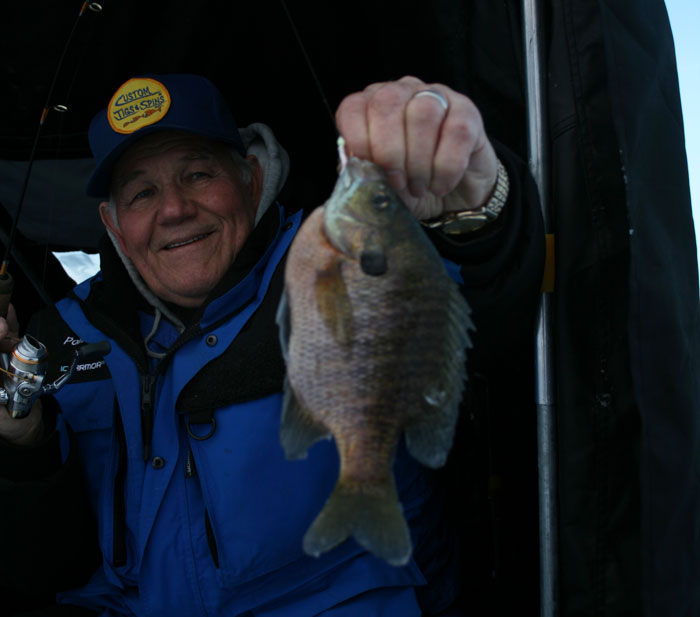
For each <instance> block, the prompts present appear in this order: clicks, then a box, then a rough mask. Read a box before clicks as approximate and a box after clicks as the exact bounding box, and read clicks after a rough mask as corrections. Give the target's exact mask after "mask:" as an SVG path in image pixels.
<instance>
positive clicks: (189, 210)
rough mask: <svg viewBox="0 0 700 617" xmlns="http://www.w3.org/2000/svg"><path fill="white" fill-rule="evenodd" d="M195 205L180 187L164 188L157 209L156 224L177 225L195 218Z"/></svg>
mask: <svg viewBox="0 0 700 617" xmlns="http://www.w3.org/2000/svg"><path fill="white" fill-rule="evenodd" d="M196 213H197V204H196V202H195V200H193V199H192V198H191V196H189V195H188V194H187V192H186V191H184V190H183V189H182V188H181V187H178V186H169V187H166V188H164V190H163V192H162V195H161V202H160V206H159V208H158V222H159V223H161V224H166V225H167V224H172V223H177V222H179V221H181V220H184V219H187V218H190V217H192V216H195V215H196Z"/></svg>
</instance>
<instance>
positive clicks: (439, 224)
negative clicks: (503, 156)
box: [421, 160, 510, 235]
mask: <svg viewBox="0 0 700 617" xmlns="http://www.w3.org/2000/svg"><path fill="white" fill-rule="evenodd" d="M509 190H510V180H509V179H508V172H507V171H506V168H505V167H504V166H503V163H501V161H500V160H499V161H498V172H497V173H496V185H495V186H494V188H493V192H492V193H491V197H490V198H489V200H488V202H486V205H484V206H481V207H480V208H475V209H474V210H459V211H452V212H445V213H444V214H441V215H440V216H438V217H435V218H433V219H428V220H426V221H421V225H423V226H424V227H427V228H428V229H439V230H440V231H442V232H443V233H446V234H449V235H458V234H466V233H470V232H473V231H477V230H479V229H481V228H482V227H485V226H486V225H488V224H489V223H491V222H493V221H495V220H496V219H497V218H498V215H499V214H500V213H501V211H502V210H503V206H504V205H505V203H506V200H507V199H508V191H509Z"/></svg>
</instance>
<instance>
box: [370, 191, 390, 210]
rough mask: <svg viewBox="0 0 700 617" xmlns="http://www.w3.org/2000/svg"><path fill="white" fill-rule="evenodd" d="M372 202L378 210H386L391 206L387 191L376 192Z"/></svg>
mask: <svg viewBox="0 0 700 617" xmlns="http://www.w3.org/2000/svg"><path fill="white" fill-rule="evenodd" d="M372 204H373V205H374V207H375V208H376V209H377V210H384V209H385V208H387V207H388V206H389V196H388V195H387V194H386V193H375V194H374V195H373V196H372Z"/></svg>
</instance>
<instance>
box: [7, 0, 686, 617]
mask: <svg viewBox="0 0 700 617" xmlns="http://www.w3.org/2000/svg"><path fill="white" fill-rule="evenodd" d="M69 4H75V7H73V6H68V5H69ZM102 5H103V7H104V8H103V11H102V12H101V13H99V14H98V13H96V12H93V11H91V10H89V9H88V10H86V12H85V13H84V15H83V16H82V17H81V18H80V22H79V24H78V27H77V29H76V33H75V37H74V39H73V42H72V44H71V47H70V49H69V50H68V53H67V54H66V57H65V61H64V64H63V69H62V71H61V73H60V74H59V75H58V78H57V79H56V87H55V90H54V96H53V97H52V100H50V101H49V104H50V105H51V106H52V105H55V104H65V105H66V106H67V107H68V108H69V110H68V112H66V113H62V114H61V113H58V112H55V111H51V112H50V113H49V116H48V118H47V121H46V124H45V126H44V128H43V131H42V137H41V139H40V141H39V145H38V149H37V159H38V161H39V163H38V164H37V172H36V175H34V176H32V180H31V183H30V191H29V192H28V195H27V200H26V204H25V208H26V217H27V218H23V219H20V225H19V229H20V232H21V233H20V237H19V238H18V242H17V246H16V252H17V254H18V255H20V254H21V257H18V258H16V259H15V260H14V261H13V264H14V265H13V266H11V267H14V268H15V275H16V278H17V279H18V291H17V292H16V293H15V303H16V304H18V305H20V306H21V308H22V310H23V314H27V313H28V312H30V311H31V310H32V309H33V308H37V307H38V306H39V305H40V303H41V300H40V298H39V297H38V296H37V295H36V293H34V292H33V291H32V284H31V282H29V279H30V278H31V279H32V280H34V281H39V282H41V284H43V285H44V286H45V287H46V289H47V290H48V293H49V294H50V295H51V296H52V297H54V298H57V297H60V295H61V294H62V293H63V292H64V291H65V290H66V289H67V288H68V286H69V285H70V283H69V281H68V280H67V279H66V278H65V277H64V276H63V275H62V274H61V273H60V270H59V269H58V266H57V265H56V264H55V263H54V262H53V260H52V258H51V257H50V255H49V254H48V253H47V246H48V247H49V248H51V249H64V248H84V249H86V250H94V248H95V246H96V245H97V239H98V235H99V225H97V220H96V218H95V217H94V212H95V207H96V204H95V201H94V200H89V199H87V198H84V197H82V195H81V191H82V189H81V187H82V186H83V185H84V182H85V179H86V175H87V174H89V169H90V164H89V163H87V162H86V161H85V159H86V158H87V157H89V150H88V147H87V139H86V130H87V125H88V123H89V120H90V118H91V117H92V115H93V113H94V112H95V111H96V110H97V109H99V108H100V107H102V106H104V104H105V102H106V101H107V100H108V99H109V97H110V95H111V94H112V92H113V91H114V89H115V87H116V86H117V85H119V84H120V83H121V82H123V81H124V80H126V79H127V78H128V77H130V76H131V75H134V74H138V73H143V72H175V71H177V72H196V73H203V74H205V75H207V76H208V77H209V78H210V79H212V80H213V81H214V82H215V83H216V84H217V85H218V86H219V87H220V88H221V90H222V91H223V92H224V94H225V95H226V96H227V98H228V99H229V100H230V101H231V103H232V106H233V108H234V110H235V112H236V116H237V118H238V121H239V123H240V124H241V125H246V124H248V123H250V122H254V121H263V122H266V123H267V124H269V125H270V126H272V127H273V128H274V129H275V132H276V133H277V135H278V137H279V139H280V141H281V142H282V143H283V144H284V145H285V147H286V148H287V149H288V151H289V153H290V156H291V159H292V172H293V173H292V178H291V180H290V186H289V187H288V189H287V191H288V195H287V199H288V201H289V202H290V203H296V204H297V205H303V206H304V207H305V208H308V209H311V208H313V207H315V206H316V205H319V204H320V203H321V202H322V201H323V200H324V198H325V196H326V195H327V194H328V192H329V190H330V187H331V186H332V183H333V180H334V172H335V161H336V158H335V152H334V149H335V132H334V129H333V126H332V123H331V119H330V118H329V114H328V110H327V109H326V106H325V105H324V101H323V97H325V98H326V99H327V102H328V105H329V107H330V108H331V109H333V108H335V106H336V105H337V104H338V103H339V101H340V100H341V98H342V96H343V95H344V94H347V93H349V92H351V91H353V90H356V89H359V88H362V87H364V86H365V85H367V84H368V83H370V82H372V81H378V80H386V79H392V78H397V77H400V76H401V75H403V74H414V75H416V76H418V77H421V78H422V79H425V80H426V81H439V82H444V83H446V84H448V85H450V86H451V87H453V88H455V89H457V90H460V91H462V92H465V93H467V94H468V95H469V96H471V97H472V98H473V99H474V100H475V102H476V103H477V104H478V105H479V107H480V109H481V110H482V113H483V115H484V119H485V123H486V126H487V129H488V131H489V133H490V134H491V135H492V136H493V137H494V138H495V139H497V140H498V141H500V142H502V143H504V144H506V145H507V146H509V147H510V148H511V149H512V150H514V151H515V152H516V153H518V154H519V155H520V156H521V157H522V158H526V157H527V154H526V150H525V143H526V137H525V135H526V134H525V118H526V113H525V95H524V90H525V77H524V59H523V44H522V35H521V15H522V13H521V9H520V2H518V1H517V0H504V1H492V0H488V1H486V0H472V1H469V0H437V1H435V2H430V3H428V2H418V1H416V0H404V1H403V2H395V1H390V0H374V1H373V2H365V1H362V0H358V1H355V2H352V3H350V4H344V3H338V4H333V3H322V4H316V3H304V2H299V1H292V0H289V1H288V2H286V3H282V2H280V1H271V0H262V1H258V2H248V3H232V2H215V1H204V2H199V3H196V4H195V3H191V2H184V1H182V0H179V1H178V0H172V1H169V2H162V3H142V2H136V1H134V0H122V1H120V2H115V1H107V0H105V1H104V2H103V3H102ZM79 9H80V3H66V2H62V3H55V2H49V1H48V0H39V1H37V2H33V3H15V4H13V5H12V6H11V7H9V8H7V9H6V10H5V14H4V19H3V21H2V24H1V25H0V32H1V33H2V37H0V45H2V60H0V63H1V65H2V74H3V83H4V84H5V90H4V92H5V96H4V97H2V99H0V123H1V125H2V129H1V130H0V174H2V178H3V189H2V191H1V192H0V202H1V203H2V206H3V209H2V210H3V212H2V213H0V214H1V215H0V219H1V220H0V224H1V225H2V227H3V228H4V231H5V232H7V231H8V230H9V220H10V214H12V213H13V212H14V210H15V204H14V203H11V202H13V201H14V200H15V199H16V196H17V195H18V190H19V187H20V186H21V183H22V180H23V178H22V177H21V173H22V169H23V168H24V166H26V161H27V160H28V157H29V153H30V151H31V146H32V141H33V139H34V134H35V131H36V128H37V125H38V120H39V115H40V113H41V110H42V108H43V106H44V104H45V103H46V102H47V96H48V92H49V87H50V85H51V83H52V81H53V78H54V72H55V68H56V64H57V60H58V57H59V56H60V55H61V52H62V49H63V46H64V44H65V41H66V40H67V38H68V35H69V32H70V31H71V28H72V26H73V23H74V21H75V19H76V14H77V12H78V10H79ZM287 11H288V13H289V15H291V17H292V20H293V24H294V27H292V25H291V24H290V21H289V18H288V15H287ZM544 14H545V17H546V36H545V41H546V45H547V53H546V57H547V76H548V89H547V92H548V101H547V103H548V111H549V130H550V139H549V143H550V148H551V165H552V168H551V174H550V176H551V186H550V201H551V204H552V208H553V212H554V214H553V225H554V231H555V234H556V290H555V293H554V307H555V325H554V332H553V340H554V341H555V349H554V357H555V361H556V362H555V364H556V381H557V390H556V413H557V429H558V430H557V446H558V448H557V451H558V514H559V565H560V578H559V583H560V585H559V611H560V614H561V615H565V616H566V617H582V616H588V615H597V616H622V615H626V616H628V615H645V617H663V616H669V617H670V616H673V617H684V616H691V615H693V616H694V615H699V614H700V458H699V457H698V453H699V452H700V450H699V449H698V440H699V439H700V425H699V424H698V423H699V422H700V380H699V379H698V368H699V359H700V355H699V354H700V338H699V337H700V330H699V328H700V319H699V310H700V305H699V301H698V297H699V292H698V280H697V260H696V245H695V238H694V236H693V225H692V217H691V211H690V196H689V187H688V172H687V163H686V159H685V149H684V136H683V122H682V115H681V108H680V99H679V93H678V81H677V75H676V68H675V57H674V48H673V40H672V37H671V31H670V27H669V24H668V18H667V15H666V10H665V6H664V4H663V2H662V1H661V0H638V1H637V2H634V3H630V2H626V1H623V0H598V1H595V2H581V1H575V0H548V1H545V2H544ZM297 36H298V38H299V39H300V40H301V41H302V42H303V45H304V50H303V51H302V49H301V48H300V46H299V44H298V41H297ZM305 54H306V55H308V58H309V59H310V62H311V64H312V66H313V69H314V71H315V75H314V74H312V72H311V70H310V69H309V66H308V64H307V61H306V59H305ZM317 81H318V83H320V84H321V86H322V89H323V97H322V96H321V95H320V94H319V91H318V89H317V85H316V82H317ZM52 161H55V167H54V166H53V165H52ZM59 165H63V166H62V167H60V168H59V167H58V166H59ZM35 183H36V186H35V185H34V184H35ZM67 187H70V188H67ZM22 216H23V217H24V216H25V214H23V215H22ZM91 218H92V223H90V219H91ZM47 221H48V222H50V224H49V225H46V224H45V223H46V222H47ZM38 222H41V225H40V224H39V223H38ZM85 225H92V227H90V228H89V229H86V228H85V227H84V226H85ZM20 264H21V265H20ZM533 358H534V349H533V345H532V343H531V342H529V343H528V344H527V345H523V346H521V348H520V349H519V354H518V355H517V357H516V358H514V359H511V361H510V363H509V364H507V365H506V366H505V367H503V369H504V370H503V371H502V372H503V374H497V375H495V376H494V375H490V376H489V379H490V388H489V393H488V396H489V398H490V402H488V403H484V401H483V400H476V401H474V400H472V401H471V402H473V403H474V409H475V410H477V411H478V410H484V409H485V410H486V411H485V412H483V413H482V414H480V413H474V414H472V416H471V417H469V418H467V419H466V420H464V426H462V427H461V431H462V437H461V441H458V442H457V443H458V445H459V446H460V447H462V448H464V450H463V451H461V452H460V453H458V455H457V456H458V459H457V460H458V462H459V464H460V465H461V468H460V469H459V472H458V473H455V479H454V482H455V485H453V490H456V492H457V494H456V495H455V496H454V516H455V517H456V518H458V519H459V520H460V522H461V526H462V534H463V540H464V545H465V549H464V553H465V564H466V569H465V575H464V583H463V593H462V605H463V607H464V608H465V610H467V611H471V613H472V614H478V615H501V614H503V615H506V614H507V615H510V614H513V612H514V611H517V613H518V614H524V615H534V614H537V612H538V608H537V606H538V580H537V579H538V577H537V573H536V569H537V557H538V556H537V537H536V536H537V527H536V499H537V495H536V491H537V486H536V471H537V470H536V461H535V448H536V445H535V435H534V425H535V410H534V404H533V400H532V385H531V384H532V380H533V377H532V375H533V366H532V364H533ZM492 368H493V367H492ZM493 373H498V371H497V369H495V368H493ZM474 391H475V393H474V392H473V393H472V397H474V398H476V399H478V398H479V397H480V396H481V395H482V394H483V393H480V392H479V390H478V388H476V389H475V390H474ZM484 396H485V395H484ZM469 402H470V401H468V403H469ZM467 406H468V405H467ZM496 475H497V476H498V477H499V479H500V481H501V483H500V486H501V489H500V491H494V490H492V491H491V492H489V491H488V486H489V478H491V479H493V477H494V476H496ZM493 486H494V485H493V483H492V484H491V487H492V489H493ZM0 585H1V584H0Z"/></svg>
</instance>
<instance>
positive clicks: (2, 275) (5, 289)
mask: <svg viewBox="0 0 700 617" xmlns="http://www.w3.org/2000/svg"><path fill="white" fill-rule="evenodd" d="M87 11H92V12H93V13H99V12H100V11H102V5H101V4H99V3H98V2H88V1H87V0H86V1H85V2H83V5H82V7H81V8H80V11H79V12H78V16H77V17H76V19H75V21H74V22H73V27H72V28H71V31H70V34H69V35H68V39H67V40H66V44H65V45H64V47H63V52H62V53H61V56H60V58H59V60H58V65H57V67H56V71H55V72H54V75H53V79H52V81H51V86H50V87H49V93H48V95H47V97H46V104H45V105H44V108H43V109H42V111H41V117H40V118H39V125H38V126H37V129H36V132H35V134H34V142H33V144H32V149H31V152H30V154H29V161H28V164H27V171H26V172H25V174H24V182H23V183H22V189H21V191H20V195H19V200H18V202H17V210H16V212H15V216H14V217H13V219H12V225H11V227H10V234H9V238H8V240H7V243H6V246H5V256H4V257H3V260H2V264H0V317H7V310H8V307H9V305H10V300H11V299H12V291H13V289H14V279H13V278H12V276H11V275H10V273H9V265H10V256H11V254H12V246H13V245H14V241H15V236H16V234H17V224H18V222H19V217H20V215H21V213H22V206H23V205H24V198H25V195H26V194H27V187H28V186H29V178H30V176H31V173H32V167H33V165H34V160H35V159H36V151H37V147H38V145H39V138H40V137H41V132H42V129H43V128H44V124H45V123H46V118H47V117H48V115H49V112H50V111H51V110H52V109H53V110H54V111H57V112H60V113H64V112H66V111H68V107H66V106H65V105H60V104H58V105H51V100H52V99H53V91H54V88H55V87H56V82H57V81H58V77H59V75H60V73H61V67H62V66H63V60H64V59H65V57H66V53H67V52H68V49H69V48H70V44H71V42H72V40H73V37H74V36H75V33H76V31H77V29H78V24H79V23H80V21H81V17H82V16H83V15H84V14H85V13H86V12H87Z"/></svg>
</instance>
